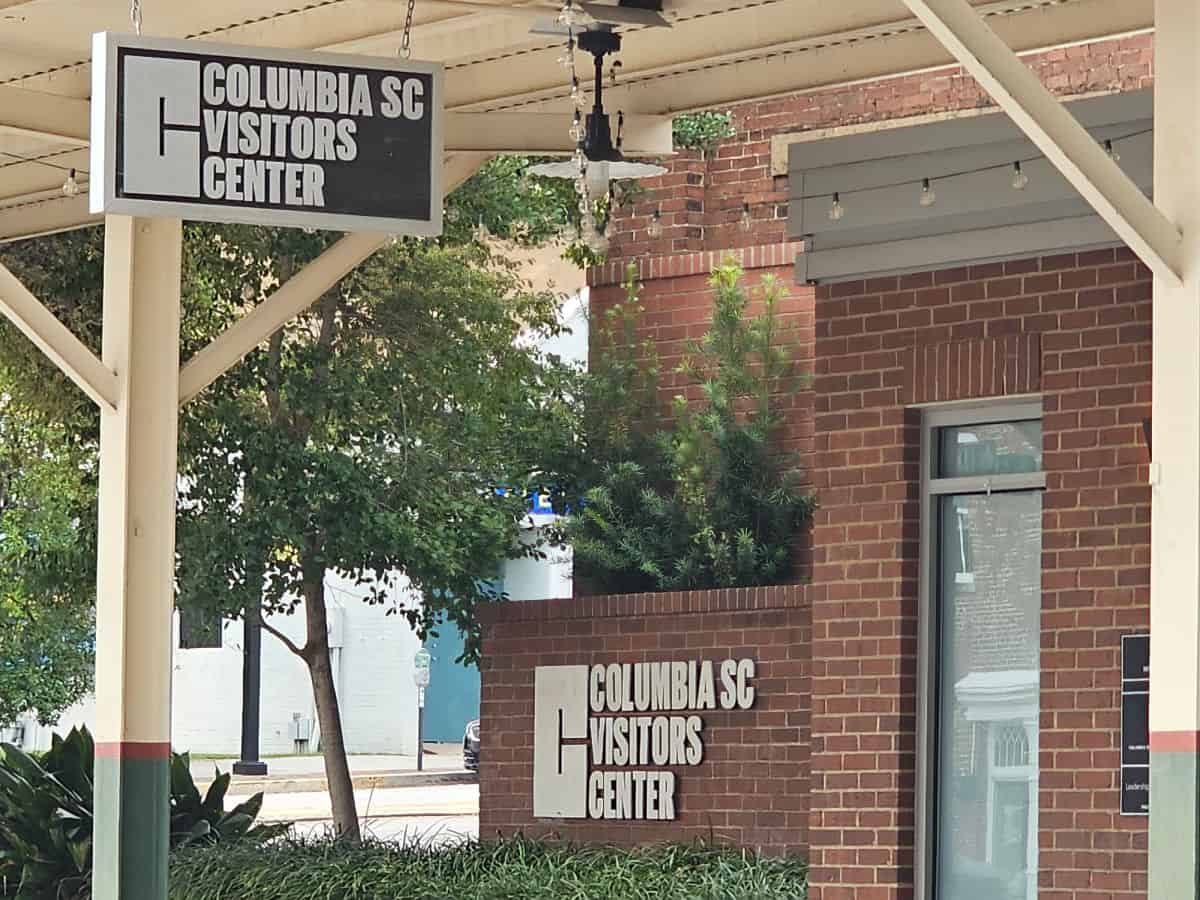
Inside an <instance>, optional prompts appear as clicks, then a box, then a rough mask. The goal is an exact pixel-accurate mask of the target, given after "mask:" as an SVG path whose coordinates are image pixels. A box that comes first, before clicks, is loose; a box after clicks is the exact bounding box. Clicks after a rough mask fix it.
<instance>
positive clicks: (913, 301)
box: [810, 250, 1151, 900]
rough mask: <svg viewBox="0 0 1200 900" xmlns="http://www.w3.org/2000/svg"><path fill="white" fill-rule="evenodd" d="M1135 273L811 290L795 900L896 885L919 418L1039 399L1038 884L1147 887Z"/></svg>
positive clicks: (1144, 518)
mask: <svg viewBox="0 0 1200 900" xmlns="http://www.w3.org/2000/svg"><path fill="white" fill-rule="evenodd" d="M1150 291H1151V280H1150V276H1149V273H1148V272H1147V271H1146V270H1145V268H1144V267H1142V266H1141V265H1140V264H1138V263H1136V262H1135V261H1134V258H1133V256H1132V254H1130V253H1129V252H1128V251H1124V250H1122V251H1098V252H1091V253H1083V254H1078V255H1075V254H1067V255H1063V256H1055V257H1047V258H1044V259H1040V260H1039V259H1035V260H1025V261H1021V262H1012V263H1007V264H996V265H988V266H979V267H975V268H972V269H970V270H968V269H955V270H950V271H943V272H937V273H924V274H920V275H909V276H904V277H899V278H882V279H876V280H872V281H868V282H855V283H851V284H842V285H834V286H826V287H821V288H818V291H817V298H816V316H817V321H816V336H817V337H816V354H817V376H816V385H815V402H816V454H815V457H814V460H813V470H814V478H815V481H816V487H817V491H818V496H819V498H820V501H821V509H820V510H819V511H818V513H817V521H816V523H815V526H814V534H813V543H814V548H815V549H814V551H813V552H814V571H813V575H814V583H815V585H816V587H815V588H814V589H812V590H811V591H810V596H811V597H812V601H813V607H812V616H813V660H814V662H813V749H812V767H813V772H812V778H813V798H812V803H813V815H812V823H811V829H810V846H811V861H812V865H813V869H812V882H813V887H812V891H811V897H812V898H813V900H849V898H853V900H884V898H887V900H893V898H909V897H912V884H913V865H914V858H913V845H914V813H913V809H914V788H915V766H916V643H917V622H916V612H917V593H918V587H917V581H918V554H919V527H918V524H919V515H920V509H919V502H918V498H919V466H920V460H919V452H918V447H919V440H920V435H919V421H920V420H919V417H918V415H917V414H916V413H915V412H914V411H913V410H912V409H911V408H910V407H908V406H907V404H910V403H914V402H923V401H929V400H954V399H966V398H973V397H985V396H1004V395H1015V394H1021V393H1027V392H1036V391H1037V390H1038V389H1039V388H1040V390H1041V392H1042V396H1043V411H1044V420H1043V427H1044V451H1045V461H1044V465H1045V469H1046V472H1047V490H1046V493H1045V497H1044V513H1043V520H1042V525H1043V556H1042V588H1043V595H1042V658H1041V665H1042V671H1043V674H1042V694H1041V739H1040V740H1041V758H1040V768H1041V782H1040V787H1041V798H1040V829H1041V833H1040V836H1039V837H1040V846H1041V857H1040V859H1041V872H1040V884H1041V892H1040V898H1041V900H1094V898H1101V897H1103V898H1106V900H1118V898H1119V900H1129V898H1134V897H1144V896H1145V869H1146V858H1145V847H1146V823H1147V820H1146V819H1145V818H1137V817H1133V818H1122V817H1120V816H1119V815H1118V810H1119V808H1120V804H1119V797H1118V780H1117V778H1118V776H1117V772H1118V764H1119V753H1118V744H1119V735H1120V713H1119V711H1120V705H1119V704H1120V696H1119V695H1120V666H1119V651H1120V636H1121V635H1122V634H1126V633H1129V632H1132V631H1137V630H1143V629H1145V628H1147V627H1148V624H1149V540H1150V533H1149V514H1150V508H1149V503H1150V495H1149V489H1148V488H1147V487H1146V486H1145V485H1146V476H1147V471H1146V464H1147V462H1148V459H1147V451H1146V448H1145V444H1144V440H1143V438H1142V433H1141V422H1142V420H1143V418H1145V417H1147V416H1148V415H1149V407H1150Z"/></svg>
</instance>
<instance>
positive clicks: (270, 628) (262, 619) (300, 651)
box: [258, 616, 308, 660]
mask: <svg viewBox="0 0 1200 900" xmlns="http://www.w3.org/2000/svg"><path fill="white" fill-rule="evenodd" d="M258 620H259V624H260V625H262V627H263V630H264V631H267V632H270V633H271V634H273V635H275V637H277V638H279V640H281V641H282V642H283V645H284V646H285V647H287V648H288V649H289V650H291V651H292V652H293V653H295V654H296V655H297V656H298V657H300V658H301V659H304V660H307V659H308V657H307V656H306V655H305V653H306V651H307V650H308V647H307V646H305V647H298V646H296V642H295V641H293V640H292V639H291V638H290V637H288V636H287V635H286V634H284V633H283V632H282V631H280V630H279V629H278V628H276V627H275V626H274V625H271V624H270V623H269V622H267V619H266V616H259V617H258Z"/></svg>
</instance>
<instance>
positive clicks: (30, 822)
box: [0, 728, 288, 900]
mask: <svg viewBox="0 0 1200 900" xmlns="http://www.w3.org/2000/svg"><path fill="white" fill-rule="evenodd" d="M189 763H190V760H189V759H188V757H187V755H186V754H183V755H180V754H173V755H172V758H171V846H172V847H185V846H188V845H191V844H206V845H211V844H215V843H218V842H220V843H222V844H228V843H231V842H239V841H247V842H251V843H257V842H261V841H265V840H269V839H271V838H274V837H278V836H279V835H281V834H283V833H284V832H285V831H286V830H287V827H288V826H286V825H258V826H256V825H255V824H254V820H255V819H256V818H257V817H258V812H259V809H260V808H261V807H262V794H256V795H255V796H253V797H251V798H250V799H249V800H247V801H246V802H245V803H242V804H241V805H239V806H237V807H235V808H234V809H232V810H230V811H229V812H226V811H225V792H226V790H227V789H228V787H229V776H228V775H219V776H218V777H217V778H216V780H215V781H214V782H213V783H212V785H211V786H210V787H209V789H208V791H207V793H206V794H205V795H204V797H201V796H200V791H199V790H198V789H197V788H196V784H195V782H194V781H193V780H192V773H191V770H190V767H189ZM94 771H95V744H94V742H93V741H92V736H91V734H89V733H88V730H87V729H86V728H82V729H72V730H71V732H70V734H68V735H67V736H66V737H65V738H63V737H59V736H58V735H55V736H54V739H53V744H52V745H51V747H50V749H49V750H48V751H47V752H46V753H44V754H42V755H41V756H40V757H38V758H35V757H33V756H30V755H29V754H27V753H24V752H22V751H21V750H18V749H17V748H16V747H14V746H12V745H11V744H0V897H9V896H11V897H15V898H19V900H72V898H76V897H82V896H86V894H87V889H88V886H89V883H90V881H91V871H92V824H93V807H92V791H93V773H94Z"/></svg>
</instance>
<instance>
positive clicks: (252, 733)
mask: <svg viewBox="0 0 1200 900" xmlns="http://www.w3.org/2000/svg"><path fill="white" fill-rule="evenodd" d="M242 627H243V629H244V632H245V633H244V636H243V638H242V640H243V642H244V643H245V649H244V651H243V655H242V758H241V759H239V760H238V761H237V762H235V763H234V764H233V774H235V775H266V774H267V764H266V763H265V762H263V761H262V760H261V759H259V756H258V731H259V718H260V701H261V695H262V607H260V606H256V605H254V604H252V603H251V604H248V605H247V606H246V613H245V617H244V618H243V620H242Z"/></svg>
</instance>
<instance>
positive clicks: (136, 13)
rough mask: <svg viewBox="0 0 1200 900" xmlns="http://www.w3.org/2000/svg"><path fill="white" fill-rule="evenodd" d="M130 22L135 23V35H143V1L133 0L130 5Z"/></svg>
mask: <svg viewBox="0 0 1200 900" xmlns="http://www.w3.org/2000/svg"><path fill="white" fill-rule="evenodd" d="M129 21H130V22H132V23H133V33H134V34H136V35H137V36H138V37H141V35H142V0H132V2H131V3H130V4H129Z"/></svg>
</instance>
